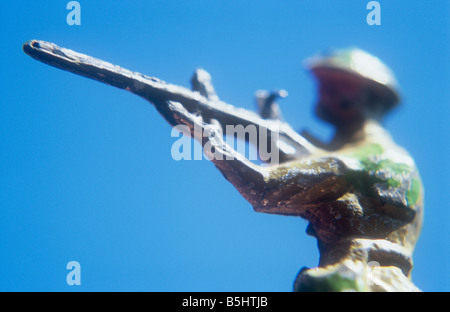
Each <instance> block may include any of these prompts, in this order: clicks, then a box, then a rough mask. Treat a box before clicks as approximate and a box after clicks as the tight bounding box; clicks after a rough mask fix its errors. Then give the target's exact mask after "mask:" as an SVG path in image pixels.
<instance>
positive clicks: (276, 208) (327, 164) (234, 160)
mask: <svg viewBox="0 0 450 312" xmlns="http://www.w3.org/2000/svg"><path fill="white" fill-rule="evenodd" d="M168 107H169V108H170V109H171V110H172V113H173V115H174V116H175V118H176V119H177V123H179V124H184V125H186V126H188V127H189V128H190V132H191V133H190V135H191V136H192V137H194V136H195V134H196V133H195V131H194V126H197V127H201V128H202V129H203V135H202V136H201V137H196V139H197V140H199V141H200V142H201V143H202V145H203V147H204V152H205V154H206V156H208V157H209V158H210V160H211V161H212V162H213V163H214V164H215V165H216V167H217V168H218V169H219V170H220V171H221V172H222V174H223V175H224V176H225V178H226V179H227V180H228V181H230V182H231V183H232V184H233V185H234V186H235V187H236V189H237V190H238V191H239V192H240V193H241V194H242V196H243V197H244V198H245V199H247V201H249V202H250V203H251V204H252V206H253V207H254V209H255V210H256V211H260V212H266V213H274V214H287V215H301V214H302V212H303V208H302V207H306V206H307V205H310V204H314V203H315V202H318V201H323V200H333V199H336V198H338V197H340V196H341V195H342V194H344V193H345V192H346V183H345V172H346V166H345V164H344V163H343V162H342V161H340V160H339V159H338V158H335V157H317V156H315V157H313V156H308V157H306V158H302V159H299V160H296V161H292V162H287V163H283V164H281V165H273V166H259V165H257V164H255V163H252V162H251V161H250V160H248V159H247V158H245V157H244V156H243V155H241V154H239V153H238V152H237V151H235V150H234V149H233V148H231V147H230V146H228V145H227V144H226V143H225V142H224V141H223V137H222V133H221V132H220V126H219V125H214V124H209V123H205V122H203V121H202V119H201V116H195V115H193V114H190V113H189V112H188V111H187V110H186V109H185V108H184V107H183V105H181V104H180V103H177V102H170V103H169V104H168Z"/></svg>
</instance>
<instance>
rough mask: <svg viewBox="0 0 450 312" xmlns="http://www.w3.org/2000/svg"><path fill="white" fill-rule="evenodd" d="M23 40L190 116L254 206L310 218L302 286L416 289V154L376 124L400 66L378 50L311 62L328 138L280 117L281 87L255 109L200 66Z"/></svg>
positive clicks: (186, 120)
mask: <svg viewBox="0 0 450 312" xmlns="http://www.w3.org/2000/svg"><path fill="white" fill-rule="evenodd" d="M23 49H24V51H25V52H26V53H27V54H29V55H30V56H32V57H33V58H35V59H37V60H39V61H41V62H44V63H47V64H49V65H52V66H55V67H58V68H61V69H63V70H67V71H70V72H73V73H76V74H78V75H82V76H85V77H88V78H92V79H95V80H98V81H101V82H103V83H107V84H110V85H112V86H115V87H118V88H122V89H125V90H127V91H131V92H132V93H134V94H137V95H139V96H141V97H143V98H144V99H146V100H148V101H150V102H151V103H153V104H154V105H155V107H156V109H157V110H158V111H159V113H160V114H161V115H162V116H163V117H164V118H165V119H166V120H167V121H168V122H169V123H170V124H171V125H172V126H176V125H185V126H187V127H188V128H189V129H190V135H191V136H192V137H194V138H195V139H197V140H199V141H200V142H201V143H202V145H203V147H204V148H205V147H206V146H208V148H209V149H208V150H209V152H210V154H211V155H210V156H211V157H210V158H211V161H212V162H213V163H214V164H215V166H216V167H217V168H218V169H219V170H220V171H221V173H222V174H223V175H224V176H225V178H226V179H227V180H228V181H230V182H231V183H232V184H233V185H234V186H235V187H236V189H237V190H238V191H239V192H240V193H241V194H242V196H243V197H244V198H245V199H247V201H248V202H249V203H250V204H251V205H252V206H253V208H254V210H255V211H257V212H265V213H270V214H279V215H290V216H300V217H302V218H305V219H306V220H308V221H309V222H310V223H309V225H308V228H307V233H308V234H310V235H312V236H314V237H316V238H317V240H318V247H319V251H320V261H319V266H318V267H317V268H312V269H307V268H303V269H302V270H301V271H300V272H299V274H298V276H297V278H296V280H295V283H294V291H418V290H419V289H418V288H417V287H416V286H415V285H414V284H413V283H412V281H411V269H412V252H413V249H414V246H415V244H416V241H417V238H418V236H419V233H420V229H421V223H422V215H423V188H422V183H421V179H420V176H419V173H418V171H417V169H416V166H415V163H414V161H413V159H412V158H411V157H410V156H409V155H408V153H407V152H406V151H405V150H403V149H402V148H401V147H399V146H397V145H396V144H395V142H394V141H393V140H392V138H391V137H390V135H389V133H388V132H387V131H386V130H385V129H384V128H383V127H382V126H381V124H380V122H381V120H382V118H383V117H384V115H385V114H386V113H387V112H388V111H389V110H390V109H391V108H393V107H394V106H396V105H397V104H398V102H399V100H400V98H399V94H398V87H397V83H396V80H395V78H394V75H393V74H392V72H391V71H390V69H389V68H388V67H387V66H386V65H384V64H383V63H382V62H381V61H380V60H379V59H377V58H376V57H374V56H372V55H370V54H368V53H367V52H364V51H362V50H359V49H356V48H354V49H346V50H337V51H334V52H332V53H330V54H328V55H322V56H318V57H315V58H312V59H310V60H308V62H307V65H308V67H309V69H310V70H311V72H312V74H313V75H314V76H315V77H316V78H317V82H318V90H319V98H318V102H317V105H316V113H317V115H318V117H319V118H321V119H323V120H325V121H327V122H329V123H330V124H331V125H333V126H334V127H335V130H336V131H335V136H334V138H333V139H332V141H331V142H330V143H327V144H325V143H323V142H320V141H319V140H317V139H315V138H314V137H313V136H311V135H309V134H308V133H304V134H303V135H300V134H298V133H297V132H296V131H294V130H293V129H292V128H291V127H290V126H289V125H288V124H287V123H285V122H284V121H283V120H282V118H281V113H280V110H279V108H278V106H277V104H276V103H275V99H276V98H278V97H284V96H286V91H284V90H279V91H274V92H272V93H269V92H266V91H259V92H257V94H256V98H257V103H258V106H259V111H260V115H258V114H255V113H253V112H251V111H248V110H245V109H242V108H235V107H234V106H232V105H229V104H226V103H224V102H222V101H220V100H219V97H218V96H217V94H216V93H215V91H214V88H213V86H212V83H211V77H210V75H209V74H208V73H207V72H206V71H204V70H197V71H196V73H195V74H194V76H193V78H192V80H191V83H192V88H193V90H192V91H191V90H188V89H186V88H183V87H181V86H176V85H171V84H168V83H166V82H163V81H161V80H159V79H156V78H152V77H148V76H144V75H142V74H139V73H135V72H131V71H129V70H126V69H123V68H121V67H119V66H116V65H112V64H110V63H107V62H105V61H102V60H99V59H95V58H92V57H90V56H87V55H84V54H80V53H77V52H74V51H72V50H68V49H64V48H61V47H58V46H57V45H55V44H52V43H48V42H44V41H37V40H32V41H29V42H27V43H25V44H24V46H23ZM227 125H242V126H244V127H245V126H248V125H254V126H255V127H256V128H257V129H258V131H262V133H265V134H266V135H267V138H265V139H264V140H262V141H261V140H259V141H258V142H259V144H263V143H264V142H265V143H267V144H268V145H270V146H271V149H274V150H275V151H277V152H278V154H279V162H278V163H276V164H273V163H272V164H269V165H264V164H262V165H258V164H255V163H253V162H251V161H250V160H248V159H247V158H245V157H244V156H243V155H241V154H239V153H238V152H237V151H235V150H234V149H233V148H231V147H230V146H229V145H227V144H226V143H225V142H224V139H223V133H224V131H225V129H226V126H227ZM195 128H201V129H202V130H203V131H202V132H203V134H202V135H200V136H199V135H198V134H196V131H194V130H195ZM265 140H266V141H265ZM261 142H263V143H261ZM257 148H261V146H257Z"/></svg>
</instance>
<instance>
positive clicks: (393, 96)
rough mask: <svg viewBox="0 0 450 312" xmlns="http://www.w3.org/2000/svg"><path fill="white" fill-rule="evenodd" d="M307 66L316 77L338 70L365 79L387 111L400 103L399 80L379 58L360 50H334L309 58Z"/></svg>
mask: <svg viewBox="0 0 450 312" xmlns="http://www.w3.org/2000/svg"><path fill="white" fill-rule="evenodd" d="M306 66H307V67H308V68H309V70H311V71H312V73H313V74H314V75H316V76H317V71H318V70H321V71H322V72H323V71H327V70H337V71H342V72H345V73H348V74H350V75H355V76H358V77H361V78H363V79H365V80H366V81H367V82H368V85H369V87H370V88H371V89H372V90H373V91H374V94H375V95H376V96H377V97H378V98H379V99H381V101H380V102H379V103H380V104H383V105H385V106H386V107H385V108H386V109H389V108H391V107H393V106H395V105H396V104H398V102H399V101H400V95H399V91H398V84H397V80H396V79H395V76H394V74H393V73H392V71H391V69H390V68H389V67H388V66H386V65H385V64H384V63H383V62H381V61H380V60H379V59H378V58H377V57H375V56H373V55H371V54H369V53H367V52H366V51H363V50H361V49H359V48H348V49H342V50H334V51H331V52H329V53H326V54H324V55H319V56H315V57H312V58H309V59H307V60H306ZM319 79H320V78H319Z"/></svg>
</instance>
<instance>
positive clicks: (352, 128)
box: [330, 119, 379, 149]
mask: <svg viewBox="0 0 450 312" xmlns="http://www.w3.org/2000/svg"><path fill="white" fill-rule="evenodd" d="M372 125H379V123H378V121H375V120H373V119H364V120H358V121H354V122H351V123H344V124H340V125H337V126H336V132H335V135H334V137H333V140H332V141H331V143H330V146H331V147H332V148H333V149H339V148H341V147H342V146H343V145H345V144H348V143H354V142H358V141H363V140H365V139H366V138H367V136H368V135H369V134H370V129H371V126H372Z"/></svg>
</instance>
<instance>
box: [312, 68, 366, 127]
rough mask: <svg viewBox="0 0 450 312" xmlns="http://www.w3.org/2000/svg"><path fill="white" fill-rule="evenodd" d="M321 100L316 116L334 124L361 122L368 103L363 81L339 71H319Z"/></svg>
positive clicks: (319, 100)
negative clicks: (366, 102)
mask: <svg viewBox="0 0 450 312" xmlns="http://www.w3.org/2000/svg"><path fill="white" fill-rule="evenodd" d="M316 75H317V77H318V78H319V90H318V91H319V99H318V101H317V105H316V114H317V115H318V116H319V117H320V118H321V119H323V120H325V121H328V122H330V123H333V124H338V123H342V122H350V121H352V120H359V119H360V118H363V115H364V105H365V101H366V96H365V93H366V92H365V87H364V82H363V80H362V79H360V78H358V77H355V76H351V75H349V74H345V73H342V72H338V71H322V72H321V71H317V72H316Z"/></svg>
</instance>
